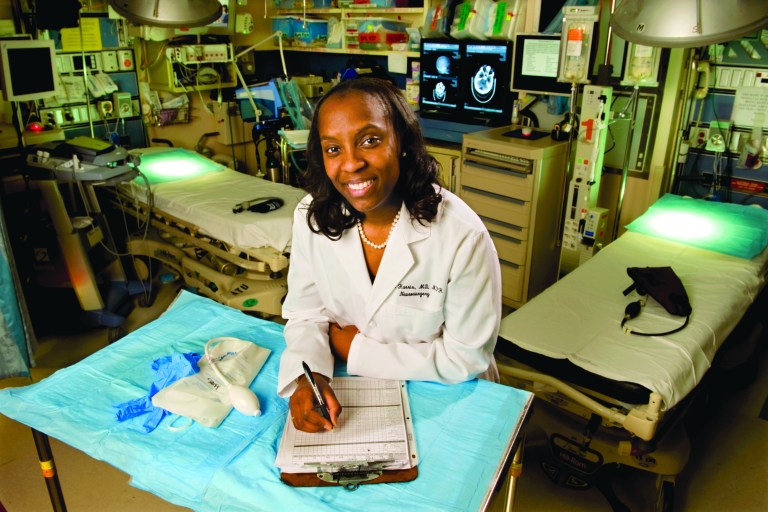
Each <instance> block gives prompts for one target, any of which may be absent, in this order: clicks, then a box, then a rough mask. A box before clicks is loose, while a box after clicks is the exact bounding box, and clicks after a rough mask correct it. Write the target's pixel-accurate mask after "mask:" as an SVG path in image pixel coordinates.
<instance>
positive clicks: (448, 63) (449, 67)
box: [419, 39, 462, 121]
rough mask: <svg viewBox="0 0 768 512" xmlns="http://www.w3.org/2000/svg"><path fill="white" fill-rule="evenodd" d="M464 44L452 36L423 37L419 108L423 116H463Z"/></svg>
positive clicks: (451, 117) (440, 117)
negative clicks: (462, 75)
mask: <svg viewBox="0 0 768 512" xmlns="http://www.w3.org/2000/svg"><path fill="white" fill-rule="evenodd" d="M461 49H462V44H461V43H460V42H459V41H454V40H450V39H423V40H422V41H421V50H420V53H421V55H420V58H419V63H420V65H421V74H420V77H419V110H420V112H421V116H422V117H427V118H432V119H445V120H456V121H457V120H459V115H460V111H461V101H462V84H461V82H460V72H461V55H462V52H461Z"/></svg>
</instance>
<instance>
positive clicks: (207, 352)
mask: <svg viewBox="0 0 768 512" xmlns="http://www.w3.org/2000/svg"><path fill="white" fill-rule="evenodd" d="M233 339H235V338H231V337H228V336H224V337H219V338H212V339H210V340H208V341H207V342H206V343H205V358H206V359H207V360H208V364H210V365H211V368H212V369H213V371H214V373H215V374H216V376H217V377H218V378H219V379H221V381H222V382H223V383H224V385H225V386H227V388H229V387H231V386H232V383H231V382H229V379H227V378H226V377H225V376H224V374H223V373H222V372H221V370H219V366H218V365H217V364H216V361H214V360H213V357H212V356H211V353H210V346H211V345H212V344H214V342H215V343H219V342H221V341H227V340H233Z"/></svg>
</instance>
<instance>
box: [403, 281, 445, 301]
mask: <svg viewBox="0 0 768 512" xmlns="http://www.w3.org/2000/svg"><path fill="white" fill-rule="evenodd" d="M397 289H398V290H400V297H424V298H428V297H429V296H430V295H431V294H432V293H438V294H441V293H443V289H442V288H440V287H439V286H437V285H434V284H428V283H423V284H419V285H415V284H403V283H399V284H398V285H397Z"/></svg>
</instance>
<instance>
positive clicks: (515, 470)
mask: <svg viewBox="0 0 768 512" xmlns="http://www.w3.org/2000/svg"><path fill="white" fill-rule="evenodd" d="M520 437H521V439H520V441H519V442H518V443H517V449H516V450H515V454H514V456H513V457H512V464H511V465H510V466H509V469H508V470H507V475H509V486H508V487H507V500H506V507H505V511H506V512H512V507H513V505H514V502H515V489H516V487H517V479H518V478H519V477H520V475H521V474H522V472H523V449H524V448H525V434H524V433H521V434H520Z"/></svg>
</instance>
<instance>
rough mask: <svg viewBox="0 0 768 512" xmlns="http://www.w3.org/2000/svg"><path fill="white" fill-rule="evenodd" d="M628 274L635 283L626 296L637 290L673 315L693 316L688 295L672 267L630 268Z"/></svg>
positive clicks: (626, 291)
mask: <svg viewBox="0 0 768 512" xmlns="http://www.w3.org/2000/svg"><path fill="white" fill-rule="evenodd" d="M627 274H629V277H631V278H632V281H633V283H632V285H631V286H630V287H629V288H627V289H626V290H625V291H624V295H627V294H628V293H630V292H631V291H632V290H633V289H635V288H637V293H639V294H640V295H646V294H648V295H650V296H651V297H653V298H654V299H656V301H657V302H658V303H659V304H661V305H662V306H663V307H664V309H666V310H667V312H669V313H670V314H672V315H677V316H688V315H690V314H691V303H690V301H689V300H688V294H687V293H686V292H685V287H683V282H682V281H680V278H679V277H677V274H675V271H674V270H672V267H645V268H640V267H630V268H628V269H627Z"/></svg>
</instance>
